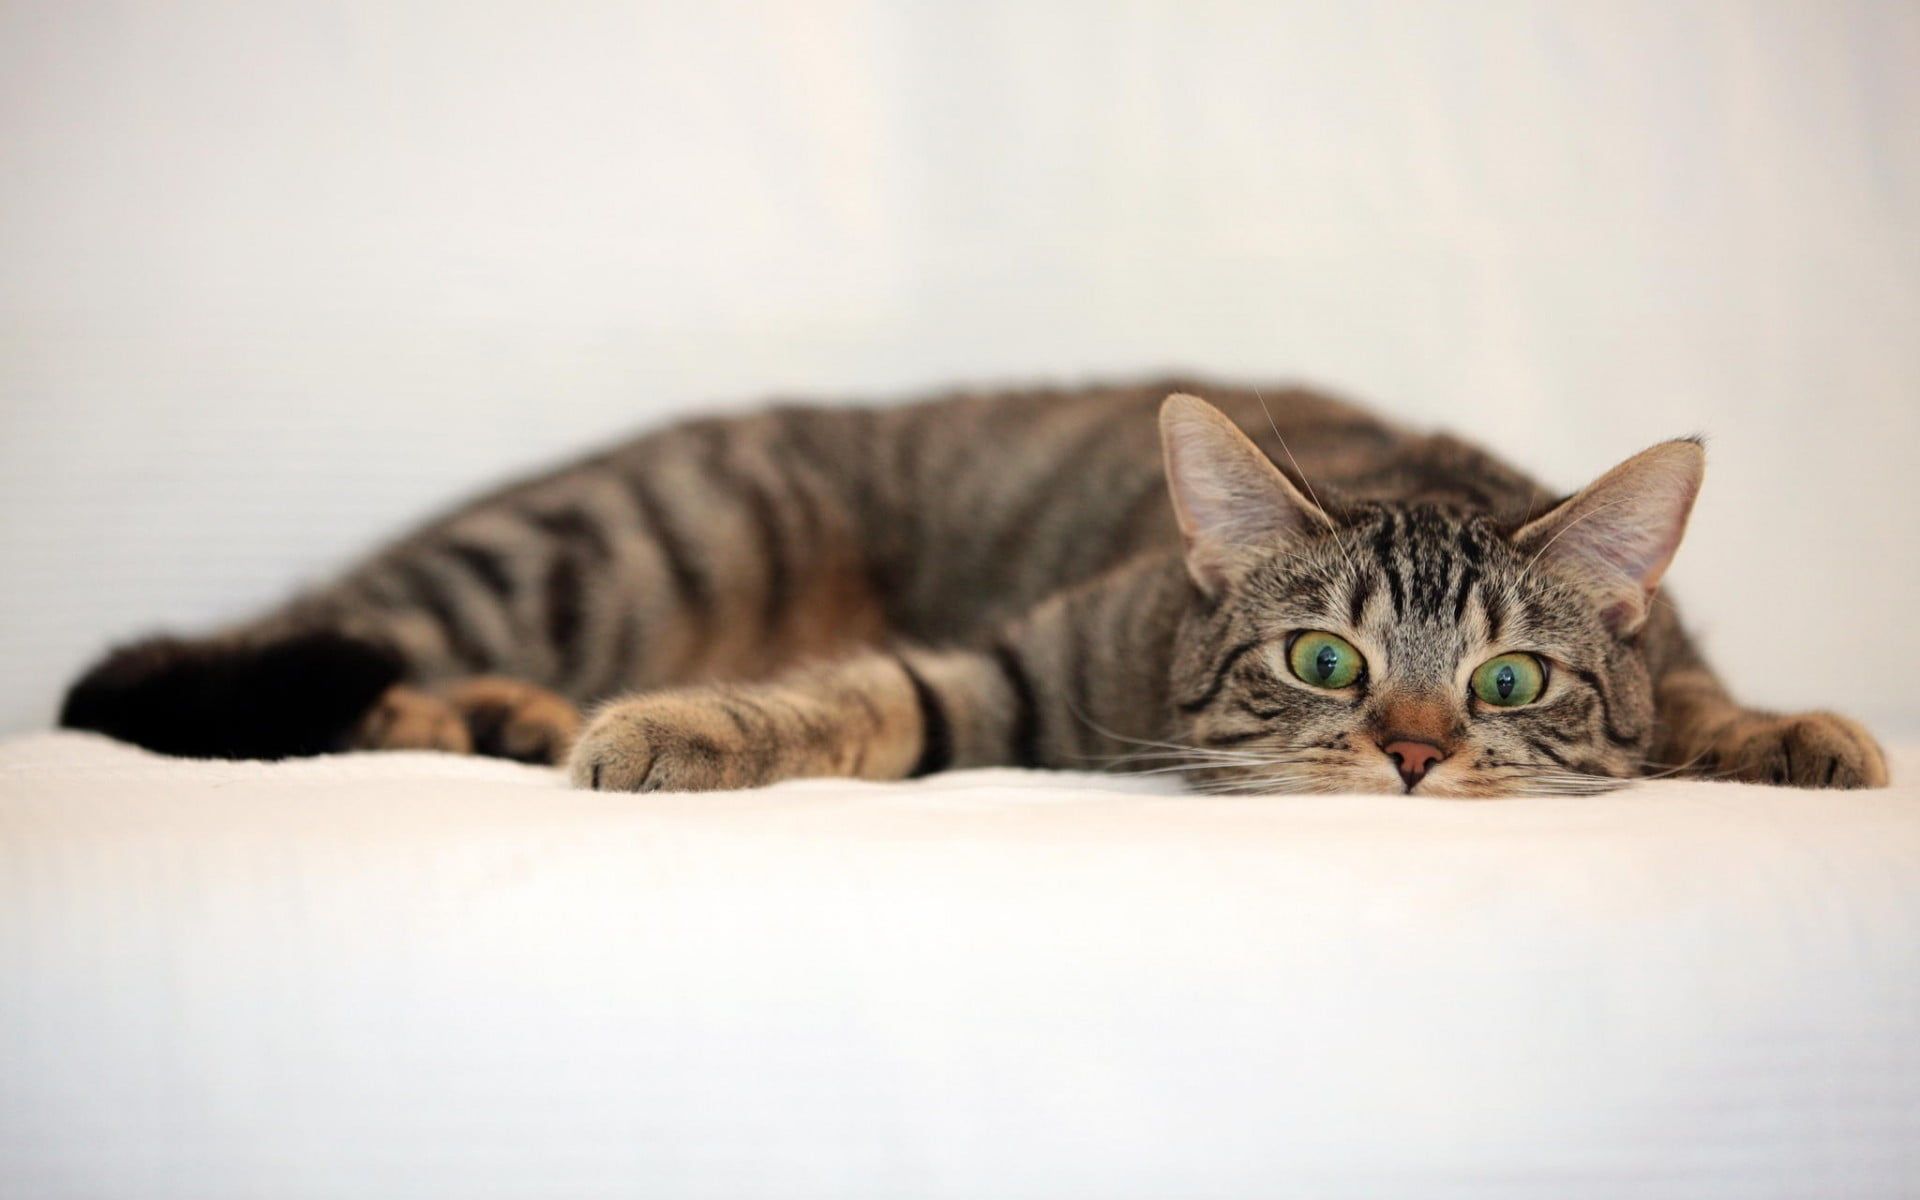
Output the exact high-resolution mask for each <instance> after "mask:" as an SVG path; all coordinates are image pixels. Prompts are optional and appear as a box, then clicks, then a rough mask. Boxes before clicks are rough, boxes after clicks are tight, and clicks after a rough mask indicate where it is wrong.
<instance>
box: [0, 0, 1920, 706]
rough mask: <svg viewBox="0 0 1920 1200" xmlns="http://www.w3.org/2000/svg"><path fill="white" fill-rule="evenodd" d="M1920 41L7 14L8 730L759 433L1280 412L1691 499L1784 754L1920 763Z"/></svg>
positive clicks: (1865, 27)
mask: <svg viewBox="0 0 1920 1200" xmlns="http://www.w3.org/2000/svg"><path fill="white" fill-rule="evenodd" d="M1916 128H1920V6H1915V5H1912V4H1894V3H1863V4H1840V3H1833V2H1830V0H1822V2H1819V3H1804V4H1786V3H1766V4H1733V3H1720V4H1704V3H1672V2H1669V0H1662V2H1658V3H1628V2H1624V0H1609V2H1604V3H1602V2H1590V3H1556V4H1542V5H1537V6H1534V5H1514V4H1452V5H1430V4H1424V3H1371V4H1355V3H1340V4H1332V3H1328V4H1278V3H1273V2H1271V0H1264V2H1261V3H1254V4H1246V5H1227V4H1208V3H1194V2H1191V0H1189V2H1185V3H1167V4H1145V3H1134V4H1112V3H1101V4H1065V3H1035V2H1033V0H1026V2H1021V3H1001V4H991V3H964V4H963V3H950V4H902V3H884V2H874V3H850V2H849V3H826V2H820V0H811V2H809V3H805V4H795V5H791V6H784V7H782V6H768V7H751V6H739V5H730V4H710V3H702V4H692V3H673V4H668V3H660V4H634V5H608V6H584V5H562V4H553V3H527V4H523V5H512V4H502V3H454V2H451V0H447V2H444V3H417V4H411V5H394V4H390V3H376V2H368V3H337V4H319V3H314V4H304V5H298V4H284V3H282V4H270V3H235V4H231V5H228V4H218V3H211V2H207V0H191V2H187V0H182V2H175V3H149V4H122V5H112V6H107V5H87V6H81V5H69V4H58V3H20V2H18V0H0V575H3V576H4V582H5V586H4V587H0V664H4V666H3V667H0V680H4V686H3V687H0V729H9V728H23V727H29V726H33V725H36V724H41V723H44V722H45V721H47V720H48V719H49V718H50V716H51V713H52V710H53V704H54V700H55V697H56V696H57V694H58V691H59V689H60V687H61V686H62V685H63V684H64V683H65V682H66V679H67V678H68V677H69V676H70V674H71V673H72V672H73V671H74V670H76V669H77V668H78V667H79V666H80V665H81V664H82V662H83V660H84V659H86V658H87V657H89V656H90V655H91V654H93V653H94V652H96V651H97V650H98V649H99V648H100V647H101V646H102V645H103V644H104V643H105V642H106V641H107V640H108V639H111V638H120V637H125V636H128V635H132V634H135V633H139V632H144V631H147V630H150V629H153V628H157V627H183V628H193V627H200V626H204V625H207V624H209V623H212V622H215V621H218V620H221V619H225V618H229V617H232V616H236V615H239V614H242V613H244V612H247V611H249V610H251V609H253V608H256V607H258V606H261V605H264V604H266V603H268V602H270V601H272V600H274V599H276V598H277V597H279V596H281V595H282V594H284V593H285V592H286V591H287V590H288V589H289V588H290V587H292V586H293V585H294V584H295V583H296V582H298V581H300V580H303V579H309V578H312V577H315V576H317V575H319V574H322V573H324V572H325V571H327V570H329V569H331V568H332V567H334V566H336V565H338V564H340V563H341V562H342V561H343V560H344V559H346V558H347V557H348V556H349V555H351V554H352V553H353V552H355V551H356V550H358V549H361V548H364V547H366V546H367V545H368V544H369V543H370V542H371V541H372V540H373V539H375V538H376V537H378V536H380V535H382V534H383V533H387V532H391V531H393V530H394V529H395V528H396V527H397V526H398V525H399V524H401V523H403V522H405V521H406V520H408V519H411V518H414V517H417V516H420V515H422V514H424V513H425V512H427V511H429V510H430V509H433V508H436V507H438V506H439V505H440V504H441V503H442V502H444V501H445V500H447V499H449V498H450V497H451V496H452V495H453V494H454V493H457V492H459V491H460V490H462V489H467V488H472V487H475V486H478V485H483V484H486V483H488V482H489V481H492V480H494V479H496V478H498V477H499V476H500V475H502V474H503V473H505V472H508V471H513V470H517V469H523V468H526V467H529V466H534V465H537V464H539V463H540V462H541V461H542V460H544V459H547V458H550V457H553V456H557V455H561V454H565V453H567V452H571V451H574V450H577V449H581V448H584V447H587V446H589V445H591V444H593V443H594V442H595V441H597V440H600V439H604V438H607V437H609V436H612V435H614V434H616V433H620V432H623V431H627V430H631V429H634V428H638V427H645V426H648V425H651V424H654V423H657V422H659V421H661V420H663V419H665V418H667V417H668V416H670V415H673V414H677V413H683V412H688V411H693V410H696V409H700V408H704V407H711V406H714V405H716V404H727V405H734V404H741V403H748V402H752V401H755V400H758V399H761V398H764V397H766V396H769V395H772V394H775V393H779V394H784V395H817V396H827V397H843V396H844V397H855V396H857V397H872V396H879V395H884V394H887V393H890V392H894V391H897V390H899V389H908V390H917V389H921V388H924V387H926V386H929V385H936V384H942V383H947V382H952V381H956V380H969V381H991V380H1000V379H1010V380H1011V379H1033V378H1055V379H1059V378H1069V379H1070V378H1076V377H1080V376H1083V375H1087V374H1101V375H1121V374H1130V373H1133V372H1136V371H1140V370H1149V369H1162V368H1167V367H1182V368H1188V369H1194V370H1200V371H1207V372H1214V373H1221V374H1226V375H1244V376H1253V377H1258V378H1298V379H1305V380H1309V381H1314V382H1320V383H1323V384H1327V385H1331V386H1334V387H1336V388H1339V389H1342V390H1345V391H1348V392H1351V393H1353V394H1356V395H1359V396H1362V397H1365V398H1367V399H1370V400H1372V401H1373V402H1375V403H1377V404H1378V405H1380V406H1382V407H1383V408H1385V409H1388V410H1390V411H1392V412H1394V413H1397V414H1400V415H1402V416H1404V417H1406V418H1409V419H1412V420H1415V421H1419V422H1423V423H1429V424H1438V425H1445V426H1449V427H1452V428H1454V429H1456V430H1459V431H1461V432H1464V433H1467V434H1469V435H1473V436H1476V437H1479V438H1482V439H1484V440H1486V441H1487V442H1489V443H1490V444H1492V445H1493V446H1495V447H1496V448H1497V449H1500V450H1502V451H1504V452H1506V453H1508V454H1509V455H1510V456H1512V457H1514V458H1515V459H1517V460H1518V461H1520V462H1521V463H1522V464H1523V465H1525V466H1528V467H1530V468H1532V469H1533V470H1535V471H1536V472H1537V473H1539V474H1541V475H1543V476H1544V477H1546V478H1547V479H1548V480H1550V481H1551V482H1553V483H1555V484H1557V485H1560V486H1563V487H1572V486H1574V485H1577V484H1578V483H1580V482H1581V481H1583V480H1584V479H1585V478H1587V477H1589V476H1591V475H1593V474H1596V473H1598V472H1599V471H1600V470H1601V469H1603V468H1604V467H1606V466H1607V465H1609V464H1610V463H1611V462H1612V461H1614V460H1615V459H1617V458H1620V457H1622V456H1624V455H1625V454H1627V453H1629V452H1631V451H1633V450H1635V449H1638V448H1639V447H1641V446H1643V445H1645V444H1647V443H1649V442H1652V441H1654V440H1657V439H1659V438H1662V437H1665V436H1669V435H1672V434H1676V433H1685V432H1693V431H1705V432H1706V433H1708V434H1710V435H1711V437H1712V439H1713V440H1712V462H1713V465H1712V468H1711V470H1710V473H1709V478H1708V484H1707V490H1706V493H1705V496H1704V497H1703V499H1702V502H1701V505H1700V508H1699V510H1698V515H1697V518H1696V521H1695V525H1694V529H1693V533H1692V535H1691V537H1690V538H1689V541H1688V544H1687V546H1686V548H1685V549H1684V550H1683V552H1682V554H1681V559H1680V564H1679V566H1678V568H1677V569H1676V572H1675V576H1674V578H1675V581H1676V590H1677V592H1678V593H1679V594H1680V595H1681V596H1682V597H1683V602H1684V603H1685V605H1686V606H1687V607H1688V609H1689V610H1690V611H1691V613H1692V614H1693V616H1694V618H1695V620H1696V622H1697V623H1698V624H1699V626H1700V627H1701V628H1702V629H1703V631H1704V633H1705V635H1706V639H1707V642H1708V644H1709V646H1710V648H1711V650H1712V651H1713V652H1714V654H1715V657H1716V659H1717V661H1718V663H1719V665H1720V666H1721V668H1722V669H1723V670H1724V672H1725V673H1726V674H1727V675H1729V676H1730V677H1731V678H1732V679H1733V681H1734V682H1735V683H1736V684H1737V685H1738V686H1739V687H1740V688H1741V689H1742V690H1743V692H1744V693H1745V694H1746V695H1747V696H1749V697H1750V698H1752V699H1753V700H1755V701H1760V702H1766V703H1772V704H1779V705H1793V706H1813V705H1827V706H1835V707H1844V708H1847V709H1850V710H1853V711H1855V712H1857V713H1859V714H1861V715H1863V716H1865V717H1868V718H1870V719H1871V720H1873V721H1875V722H1877V723H1878V724H1879V726H1880V727H1881V729H1882V730H1883V732H1901V731H1912V730H1915V729H1920V701H1916V699H1915V694H1916V692H1915V688H1914V687H1913V684H1912V676H1913V673H1914V671H1915V670H1916V668H1920V633H1916V630H1915V622H1914V620H1913V611H1912V610H1913V602H1914V601H1915V599H1916V596H1917V595H1920V587H1916V583H1917V582H1920V569H1917V568H1916V565H1915V558H1916V551H1915V545H1914V541H1915V539H1914V533H1915V524H1916V521H1915V517H1916V510H1917V509H1920V504H1917V503H1916V501H1917V500H1920V458H1917V457H1916V446H1917V445H1920V439H1917V438H1916V435H1917V434H1920V337H1917V336H1916V331H1920V135H1917V134H1916V132H1915V130H1916Z"/></svg>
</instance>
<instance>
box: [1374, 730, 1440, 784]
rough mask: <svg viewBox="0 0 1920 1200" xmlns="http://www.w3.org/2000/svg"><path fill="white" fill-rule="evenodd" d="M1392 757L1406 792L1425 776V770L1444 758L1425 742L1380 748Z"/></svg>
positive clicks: (1435, 747)
mask: <svg viewBox="0 0 1920 1200" xmlns="http://www.w3.org/2000/svg"><path fill="white" fill-rule="evenodd" d="M1381 749H1382V750H1385V751H1386V752H1387V753H1388V754H1390V755H1392V756H1393V761H1394V765H1395V766H1397V767H1399V768H1400V778H1401V779H1403V780H1405V781H1406V784H1407V790H1408V791H1412V790H1413V785H1414V784H1416V783H1419V782H1420V780H1421V779H1422V778H1424V777H1425V776H1426V773H1427V768H1429V767H1431V766H1433V764H1435V763H1437V762H1439V761H1440V760H1441V759H1443V758H1445V757H1446V754H1445V753H1443V752H1442V751H1441V749H1440V747H1438V746H1431V745H1428V744H1427V743H1426V742H1388V743H1387V744H1386V745H1385V746H1382V747H1381Z"/></svg>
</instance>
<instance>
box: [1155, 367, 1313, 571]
mask: <svg viewBox="0 0 1920 1200" xmlns="http://www.w3.org/2000/svg"><path fill="white" fill-rule="evenodd" d="M1160 445H1161V448H1162V450H1163V451H1164V452H1165V454H1166V459H1167V487H1168V490H1169V491H1170V492H1172V494H1173V512H1174V516H1175V517H1176V518H1177V519H1178V520H1179V522H1180V536H1181V538H1182V539H1184V540H1185V542H1186V547H1187V572H1188V573H1189V574H1190V575H1192V576H1193V581H1194V582H1195V583H1197V584H1199V585H1200V590H1201V591H1203V592H1205V593H1206V594H1207V595H1209V596H1213V595H1218V594H1219V592H1220V590H1221V589H1222V588H1224V587H1225V586H1226V584H1227V581H1228V580H1229V579H1231V578H1232V577H1233V576H1234V575H1235V574H1236V573H1237V572H1238V570H1239V569H1241V568H1242V567H1244V566H1245V565H1247V564H1248V563H1250V562H1252V561H1255V560H1257V559H1258V558H1259V557H1261V556H1263V555H1266V554H1271V553H1272V552H1273V551H1275V550H1277V549H1280V548H1282V547H1284V546H1285V545H1286V544H1287V543H1289V542H1293V541H1298V540H1301V539H1304V538H1307V537H1311V536H1312V535H1314V534H1316V533H1321V532H1324V531H1325V530H1326V529H1327V528H1329V527H1330V526H1331V525H1332V522H1331V521H1330V520H1328V519H1327V515H1326V514H1325V513H1324V512H1322V511H1321V510H1320V508H1319V507H1318V506H1317V505H1315V504H1314V503H1313V502H1312V501H1311V500H1308V499H1307V498H1306V497H1305V496H1302V495H1301V494H1300V492H1299V490H1298V489H1297V488H1295V487H1294V486H1293V484H1292V483H1290V482H1288V480H1287V477H1286V476H1284V475H1282V474H1281V473H1280V472H1279V470H1278V469H1277V468H1276V467H1275V466H1274V465H1273V462H1272V461H1271V460H1270V459H1268V458H1267V456H1266V455H1265V454H1264V453H1262V452H1261V450H1260V447H1258V446H1256V445H1254V444H1253V442H1252V441H1251V440H1249V439H1248V437H1247V435H1246V434H1244V433H1242V432H1240V427H1239V426H1237V425H1235V424H1234V423H1233V422H1232V421H1231V420H1229V419H1228V418H1227V416H1226V414H1225V413H1222V412H1221V411H1220V410H1219V409H1217V408H1215V407H1214V406H1213V405H1211V404H1208V403H1207V402H1206V401H1205V400H1202V399H1200V398H1199V397H1198V396H1186V395H1178V394H1176V395H1172V396H1169V397H1167V400H1166V403H1164V404H1162V405H1161V406H1160Z"/></svg>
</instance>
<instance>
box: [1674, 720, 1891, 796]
mask: <svg viewBox="0 0 1920 1200" xmlns="http://www.w3.org/2000/svg"><path fill="white" fill-rule="evenodd" d="M1707 769H1708V770H1709V772H1710V773H1712V774H1714V775H1716V777H1718V778H1722V779H1736V780H1740V781H1742V782H1745V783H1769V784H1776V785H1779V786H1783V787H1808V788H1874V787H1885V786H1886V785H1887V759H1886V756H1885V755H1884V754H1882V753H1881V752H1880V744H1879V743H1878V742H1876V741H1874V740H1873V735H1872V734H1870V733H1868V732H1867V731H1866V730H1865V729H1862V728H1861V727H1860V725H1859V724H1858V723H1857V722H1855V721H1851V720H1849V719H1847V718H1846V717H1842V716H1838V715H1836V714H1834V713H1827V712H1811V713H1796V714H1794V715H1792V716H1784V717H1776V716H1770V715H1761V714H1757V713H1756V714H1752V715H1750V716H1747V717H1745V718H1743V719H1741V720H1740V721H1738V722H1736V723H1735V724H1734V725H1733V726H1731V727H1730V728H1728V729H1727V730H1726V731H1725V732H1724V733H1723V734H1722V735H1721V737H1720V738H1719V739H1718V740H1717V744H1716V745H1715V747H1714V751H1713V756H1712V761H1711V763H1710V764H1707Z"/></svg>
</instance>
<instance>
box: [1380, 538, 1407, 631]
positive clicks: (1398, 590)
mask: <svg viewBox="0 0 1920 1200" xmlns="http://www.w3.org/2000/svg"><path fill="white" fill-rule="evenodd" d="M1398 529H1399V523H1398V522H1397V521H1395V520H1394V517H1393V514H1392V513H1390V512H1389V513H1386V514H1385V515H1384V519H1383V520H1382V521H1381V522H1380V531H1379V532H1378V533H1376V534H1374V536H1373V552H1374V555H1375V556H1376V557H1377V558H1379V560H1380V573H1381V574H1383V575H1385V576H1386V577H1387V590H1388V591H1390V592H1391V593H1393V615H1394V616H1395V617H1396V618H1404V617H1405V616H1406V609H1407V592H1406V585H1405V584H1403V583H1401V582H1400V569H1399V568H1398V567H1396V566H1395V565H1394V561H1393V539H1394V534H1395V533H1396V532H1397V531H1398Z"/></svg>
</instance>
